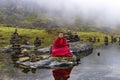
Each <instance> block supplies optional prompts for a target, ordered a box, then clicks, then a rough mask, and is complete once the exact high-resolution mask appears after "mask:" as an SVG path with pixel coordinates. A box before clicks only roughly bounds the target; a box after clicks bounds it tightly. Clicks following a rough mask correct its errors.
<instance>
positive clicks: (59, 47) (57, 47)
mask: <svg viewBox="0 0 120 80" xmlns="http://www.w3.org/2000/svg"><path fill="white" fill-rule="evenodd" d="M51 56H53V57H72V56H73V55H72V53H71V52H70V49H69V44H68V43H67V40H66V38H59V37H58V38H57V39H56V40H55V41H54V44H53V47H52V53H51Z"/></svg>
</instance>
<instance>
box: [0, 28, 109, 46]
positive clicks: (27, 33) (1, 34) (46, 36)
mask: <svg viewBox="0 0 120 80" xmlns="http://www.w3.org/2000/svg"><path fill="white" fill-rule="evenodd" d="M60 30H63V31H64V29H58V30H52V31H50V30H43V29H26V28H18V33H19V35H20V36H21V37H22V40H23V39H27V40H28V41H29V42H30V44H33V42H34V39H35V37H36V36H38V37H39V38H40V39H41V40H42V47H46V46H49V45H51V44H52V43H53V40H54V39H55V38H56V36H57V32H59V31H60ZM14 31H15V28H13V27H4V26H0V48H3V47H5V46H7V45H9V40H10V38H11V35H12V33H13V32H14ZM73 33H74V32H73ZM78 34H79V36H80V38H81V39H82V40H83V41H85V42H88V38H89V37H96V38H97V39H98V38H100V42H99V43H95V44H93V45H94V46H100V45H102V44H104V37H105V36H108V37H109V38H110V35H108V34H106V33H101V32H95V31H94V32H92V31H91V32H90V31H89V32H88V31H86V32H85V31H83V32H78Z"/></svg>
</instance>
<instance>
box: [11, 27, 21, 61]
mask: <svg viewBox="0 0 120 80" xmlns="http://www.w3.org/2000/svg"><path fill="white" fill-rule="evenodd" d="M10 44H11V45H12V50H13V52H12V59H13V61H17V59H18V57H19V55H20V54H21V44H20V37H19V35H18V33H17V29H15V32H14V33H13V34H12V35H11V39H10Z"/></svg>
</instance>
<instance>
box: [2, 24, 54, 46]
mask: <svg viewBox="0 0 120 80" xmlns="http://www.w3.org/2000/svg"><path fill="white" fill-rule="evenodd" d="M14 31H15V28H11V27H2V26H1V27H0V47H5V46H6V45H9V40H10V38H11V35H12V33H13V32H14ZM18 33H19V35H20V36H21V37H22V39H27V40H28V41H29V42H30V43H31V44H33V42H34V39H35V38H36V36H38V37H39V38H40V39H41V40H42V42H43V44H42V47H46V46H49V45H50V44H51V43H52V42H53V40H54V39H55V37H56V34H51V33H49V32H48V31H46V30H39V29H24V28H18ZM3 41H5V42H3Z"/></svg>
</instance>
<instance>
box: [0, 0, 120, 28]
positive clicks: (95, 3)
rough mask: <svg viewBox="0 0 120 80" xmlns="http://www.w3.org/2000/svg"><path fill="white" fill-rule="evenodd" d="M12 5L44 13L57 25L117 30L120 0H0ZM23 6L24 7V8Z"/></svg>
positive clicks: (119, 19) (119, 18) (119, 16)
mask: <svg viewBox="0 0 120 80" xmlns="http://www.w3.org/2000/svg"><path fill="white" fill-rule="evenodd" d="M0 1H1V2H2V4H3V3H6V2H7V4H9V3H10V2H14V5H18V4H19V5H23V4H24V5H25V6H27V7H28V8H29V10H32V11H34V12H37V13H38V14H40V12H41V10H42V11H44V12H45V13H46V14H47V15H48V16H49V18H50V19H55V20H56V22H58V24H59V23H67V24H75V20H76V19H78V20H80V21H81V23H85V24H88V25H89V24H90V25H93V26H94V25H95V26H97V27H109V28H119V27H120V26H119V25H120V0H0ZM25 6H24V7H25Z"/></svg>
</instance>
